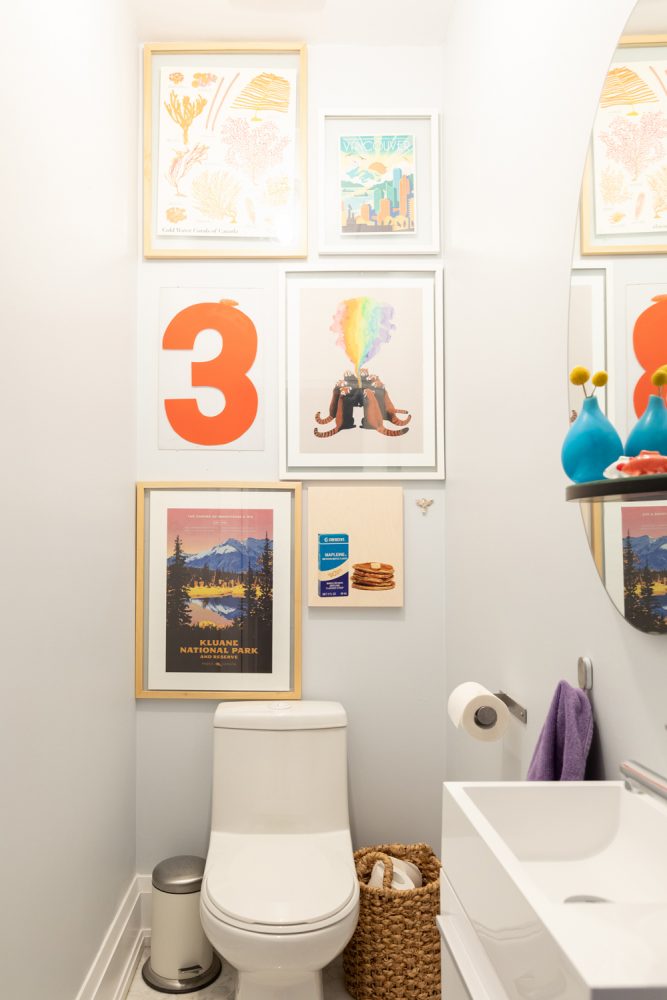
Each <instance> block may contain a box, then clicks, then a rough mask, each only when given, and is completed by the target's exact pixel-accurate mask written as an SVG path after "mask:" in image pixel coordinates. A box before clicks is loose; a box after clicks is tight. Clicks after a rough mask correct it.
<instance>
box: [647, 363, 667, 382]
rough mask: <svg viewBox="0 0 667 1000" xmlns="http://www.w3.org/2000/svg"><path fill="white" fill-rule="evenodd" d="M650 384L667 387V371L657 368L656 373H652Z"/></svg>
mask: <svg viewBox="0 0 667 1000" xmlns="http://www.w3.org/2000/svg"><path fill="white" fill-rule="evenodd" d="M651 382H652V383H653V385H658V386H660V385H667V371H666V370H665V368H664V367H663V368H658V370H657V371H655V372H653V374H652V375H651Z"/></svg>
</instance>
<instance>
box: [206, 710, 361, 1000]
mask: <svg viewBox="0 0 667 1000" xmlns="http://www.w3.org/2000/svg"><path fill="white" fill-rule="evenodd" d="M346 722H347V720H346V716H345V712H344V710H343V708H342V706H340V705H338V704H337V703H332V702H295V703H283V706H282V707H277V706H276V703H275V702H268V703H254V704H250V705H246V704H244V703H233V704H227V705H221V706H220V707H219V708H218V710H217V711H216V716H215V732H214V766H213V809H212V829H211V838H210V843H209V851H208V856H207V859H206V868H205V871H204V878H203V881H202V887H201V902H200V915H201V921H202V926H203V929H204V933H205V934H206V936H207V938H208V939H209V941H210V942H211V944H212V946H213V947H214V948H215V950H216V951H217V952H219V954H220V955H222V956H223V957H224V958H225V959H226V960H227V961H228V962H229V963H230V964H231V965H233V966H234V967H235V968H236V969H237V971H238V986H237V993H236V1000H269V998H272V1000H283V998H284V1000H287V998H290V1000H322V997H323V992H322V968H323V967H324V966H325V965H327V964H328V963H329V962H331V961H332V959H334V958H335V957H336V955H338V954H339V953H340V952H341V951H342V949H343V948H344V947H345V945H346V944H347V942H348V941H349V940H350V938H351V936H352V934H353V933H354V929H355V927H356V923H357V919H358V915H359V885H358V880H357V877H356V872H355V867H354V858H353V855H352V841H351V837H350V831H349V821H348V810H347V752H346V731H345V729H346Z"/></svg>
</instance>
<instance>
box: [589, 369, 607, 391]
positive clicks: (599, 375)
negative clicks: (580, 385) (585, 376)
mask: <svg viewBox="0 0 667 1000" xmlns="http://www.w3.org/2000/svg"><path fill="white" fill-rule="evenodd" d="M608 378H609V376H608V375H607V373H606V372H596V373H595V375H594V376H593V378H592V379H591V382H592V383H593V385H594V386H595V388H596V389H601V388H602V386H603V385H606V384H607V380H608Z"/></svg>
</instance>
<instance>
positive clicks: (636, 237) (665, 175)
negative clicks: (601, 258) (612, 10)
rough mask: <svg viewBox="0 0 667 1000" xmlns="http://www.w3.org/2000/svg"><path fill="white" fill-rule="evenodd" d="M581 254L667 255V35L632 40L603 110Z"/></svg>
mask: <svg viewBox="0 0 667 1000" xmlns="http://www.w3.org/2000/svg"><path fill="white" fill-rule="evenodd" d="M580 221H581V253H582V255H583V256H597V255H603V254H605V255H606V254H654V253H667V35H627V36H625V37H623V38H622V39H621V41H620V43H619V46H618V48H617V50H616V52H615V54H614V57H613V59H612V62H611V65H610V67H609V71H608V73H607V76H606V79H605V83H604V86H603V88H602V94H601V96H600V103H599V106H598V110H597V114H596V116H595V122H594V124H593V134H592V138H591V144H590V149H589V153H588V157H587V161H586V167H585V170H584V181H583V187H582V195H581V214H580Z"/></svg>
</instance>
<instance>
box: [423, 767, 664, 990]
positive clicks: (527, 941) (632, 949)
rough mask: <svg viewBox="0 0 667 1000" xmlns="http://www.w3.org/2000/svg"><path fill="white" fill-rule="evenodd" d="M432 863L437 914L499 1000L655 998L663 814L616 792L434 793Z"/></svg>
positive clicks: (450, 786)
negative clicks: (473, 952)
mask: <svg viewBox="0 0 667 1000" xmlns="http://www.w3.org/2000/svg"><path fill="white" fill-rule="evenodd" d="M442 861H443V870H444V873H445V876H446V879H445V880H443V885H444V887H445V888H444V889H443V915H444V916H445V917H447V914H448V909H449V911H450V914H449V915H450V916H451V918H452V920H455V919H458V920H459V921H462V920H463V921H465V920H466V919H467V921H469V924H470V927H471V928H472V930H473V931H474V933H475V935H476V937H477V939H478V941H479V943H480V944H481V946H482V948H483V951H484V954H485V955H486V957H487V958H488V961H489V964H490V966H491V967H492V969H493V970H494V972H495V975H496V976H497V977H498V981H499V982H500V983H501V984H502V989H503V990H504V993H505V996H506V997H510V998H512V1000H515V998H516V1000H561V998H562V1000H589V998H595V1000H598V998H602V997H609V998H612V997H614V998H617V1000H620V998H621V997H622V998H623V1000H635V998H636V1000H658V998H662V1000H664V998H665V997H667V805H666V804H664V803H662V802H658V801H657V800H655V799H653V798H652V797H651V796H648V795H639V794H636V793H632V792H630V791H628V790H626V788H625V787H624V785H623V783H622V782H620V781H618V782H617V781H611V782H563V783H560V782H506V783H505V782H501V783H487V782H446V783H445V785H444V795H443V841H442ZM457 902H458V904H460V910H459V907H458V906H457ZM460 911H463V912H464V914H465V917H462V915H461V912H460ZM455 914H457V915H455ZM452 926H454V925H453V924H452ZM445 986H446V980H445ZM490 995H492V994H490Z"/></svg>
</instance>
